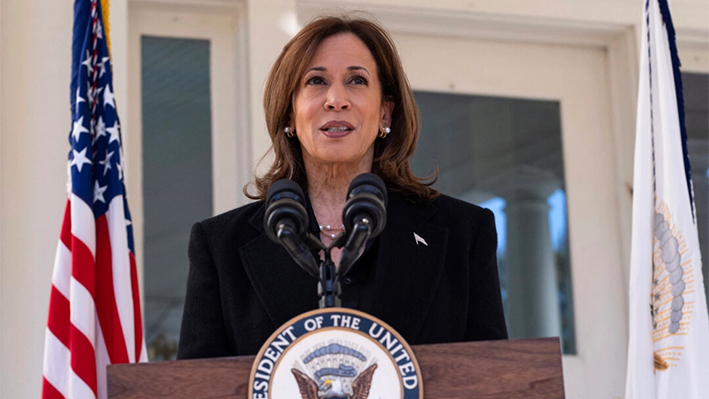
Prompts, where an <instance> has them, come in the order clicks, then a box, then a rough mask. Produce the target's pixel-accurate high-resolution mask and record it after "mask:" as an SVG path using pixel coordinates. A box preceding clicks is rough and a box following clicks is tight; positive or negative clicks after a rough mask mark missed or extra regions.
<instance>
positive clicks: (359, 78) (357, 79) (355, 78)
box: [351, 76, 368, 85]
mask: <svg viewBox="0 0 709 399" xmlns="http://www.w3.org/2000/svg"><path fill="white" fill-rule="evenodd" d="M351 82H352V83H354V84H357V85H366V84H367V83H368V81H367V78H365V77H364V76H353V77H352V79H351Z"/></svg>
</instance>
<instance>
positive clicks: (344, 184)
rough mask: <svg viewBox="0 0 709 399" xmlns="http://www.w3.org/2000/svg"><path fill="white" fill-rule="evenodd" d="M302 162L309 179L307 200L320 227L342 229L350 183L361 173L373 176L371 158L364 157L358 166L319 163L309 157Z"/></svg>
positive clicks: (305, 157)
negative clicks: (371, 173) (343, 213)
mask: <svg viewBox="0 0 709 399" xmlns="http://www.w3.org/2000/svg"><path fill="white" fill-rule="evenodd" d="M304 155H305V154H304ZM366 158H369V159H366ZM303 161H304V162H303V163H304V164H305V172H306V174H307V176H308V196H309V198H310V204H311V205H312V207H313V212H314V213H315V217H316V218H317V219H318V223H320V224H321V225H330V226H333V227H335V226H337V227H339V226H341V225H342V209H343V208H344V206H345V202H347V189H348V188H349V186H350V182H352V179H354V178H355V177H357V175H359V174H361V173H367V172H371V170H372V159H371V157H365V159H363V160H360V161H359V162H357V163H356V164H342V163H335V164H324V163H317V162H315V161H314V160H312V159H309V157H307V156H304V157H303Z"/></svg>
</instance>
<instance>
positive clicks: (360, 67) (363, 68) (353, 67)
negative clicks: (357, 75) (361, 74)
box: [347, 65, 371, 75]
mask: <svg viewBox="0 0 709 399" xmlns="http://www.w3.org/2000/svg"><path fill="white" fill-rule="evenodd" d="M347 70H348V71H365V72H367V74H368V75H371V73H369V70H368V69H367V68H365V67H363V66H359V65H353V66H351V67H347Z"/></svg>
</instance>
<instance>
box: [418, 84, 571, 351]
mask: <svg viewBox="0 0 709 399" xmlns="http://www.w3.org/2000/svg"><path fill="white" fill-rule="evenodd" d="M415 96H416V101H417V103H418V105H419V109H420V111H421V123H422V125H421V137H420V139H419V145H418V148H417V150H416V154H415V155H414V158H413V161H412V167H413V169H414V172H415V173H416V174H417V175H419V176H427V175H430V174H431V173H432V172H433V171H434V170H435V167H436V166H438V167H439V168H440V174H439V178H438V181H437V182H436V184H435V185H434V187H435V188H436V189H438V190H440V191H441V192H443V193H445V194H448V195H451V196H454V197H457V198H460V199H462V200H465V201H469V202H472V203H475V204H479V205H482V206H484V207H487V208H489V209H491V210H493V212H494V213H495V217H496V223H497V229H498V241H499V247H498V264H499V268H500V282H501V286H502V287H501V289H502V294H503V300H504V303H505V314H506V317H507V325H508V330H509V332H510V337H511V338H533V337H542V336H561V337H562V346H563V350H564V353H575V344H574V323H573V295H572V289H571V288H572V287H571V268H570V264H569V261H570V257H569V243H568V229H567V225H568V223H567V218H566V215H567V212H566V194H565V186H564V161H563V153H562V143H561V122H560V112H559V103H558V102H555V101H537V100H525V99H512V98H497V97H484V96H471V95H460V94H442V93H430V92H416V93H415Z"/></svg>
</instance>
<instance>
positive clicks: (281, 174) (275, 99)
mask: <svg viewBox="0 0 709 399" xmlns="http://www.w3.org/2000/svg"><path fill="white" fill-rule="evenodd" d="M342 33H351V34H353V35H355V36H357V37H358V38H359V39H360V40H362V42H364V44H365V45H366V46H367V48H369V51H370V52H371V53H372V56H373V58H374V60H375V61H376V64H377V74H378V76H379V83H380V86H381V88H382V101H385V100H386V101H392V102H393V103H394V109H393V111H392V118H391V132H390V133H389V135H388V136H386V138H379V137H377V139H376V140H375V143H374V161H373V164H372V173H375V174H376V175H378V176H379V177H381V178H382V180H384V182H385V183H386V185H387V188H388V189H389V190H392V191H397V192H400V193H402V194H404V195H405V196H406V197H409V198H410V199H411V200H414V201H417V202H418V201H426V200H431V199H434V198H435V197H437V196H438V192H437V191H436V190H434V189H432V188H431V187H430V186H431V184H433V183H434V182H435V178H436V177H437V174H438V171H437V170H436V172H434V174H433V175H431V176H429V177H426V178H418V177H416V176H415V175H414V174H413V173H412V171H411V168H410V166H409V158H411V156H412V155H413V153H414V150H415V149H416V142H417V141H418V135H419V113H418V107H417V106H416V102H415V101H414V95H413V92H412V90H411V86H410V85H409V81H408V79H407V78H406V75H405V73H404V68H403V66H402V64H401V59H400V58H399V54H398V52H397V51H396V47H395V46H394V42H393V40H392V39H391V37H390V36H389V34H388V33H387V32H386V31H385V30H384V28H382V27H381V26H379V25H378V24H377V23H375V22H373V21H370V20H367V19H362V18H350V17H347V16H342V17H339V16H328V17H321V18H318V19H316V20H314V21H312V22H310V23H309V24H308V25H306V26H305V27H304V28H303V29H302V30H301V31H300V32H299V33H298V34H297V35H296V36H295V37H293V39H291V41H290V42H288V44H286V46H285V47H284V48H283V51H281V54H280V55H279V56H278V59H277V60H276V62H275V63H274V64H273V67H272V68H271V71H270V72H269V75H268V79H267V81H266V89H265V94H264V98H263V107H264V109H265V112H266V126H267V128H268V133H269V134H270V136H271V141H272V143H273V146H272V150H273V151H274V153H275V161H274V162H273V165H271V168H270V170H269V171H268V172H267V173H266V174H265V175H263V176H262V177H256V178H255V181H254V185H255V186H256V193H255V194H250V193H249V192H248V188H249V186H250V185H247V186H245V187H244V194H245V195H246V196H247V197H249V198H251V199H260V200H265V199H266V193H267V192H268V188H269V187H270V186H271V184H272V183H273V182H275V181H277V180H280V179H291V180H293V181H295V182H296V183H298V184H299V185H300V186H301V187H303V188H304V189H307V187H308V184H307V183H308V181H307V176H306V173H305V166H304V164H303V154H302V151H301V148H300V142H299V141H298V138H297V137H292V138H288V137H287V136H286V135H285V133H284V128H285V127H286V126H289V123H290V120H289V116H290V115H291V113H292V111H293V99H294V98H295V95H296V93H297V90H298V87H299V83H300V81H301V79H302V77H303V75H304V74H305V72H306V69H307V68H308V65H309V64H310V62H311V60H312V58H313V57H314V55H315V52H316V50H317V48H318V46H319V45H320V43H321V42H322V41H323V40H325V39H327V38H329V37H331V36H335V35H338V34H342ZM426 180H430V181H428V182H426Z"/></svg>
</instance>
